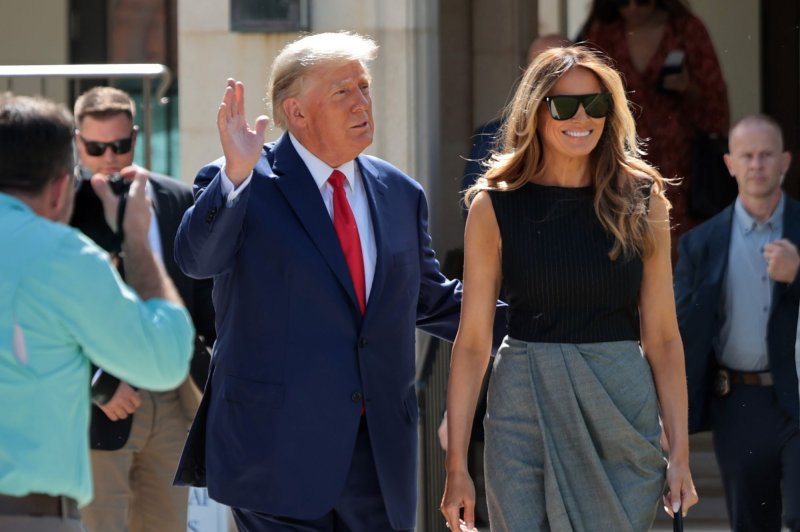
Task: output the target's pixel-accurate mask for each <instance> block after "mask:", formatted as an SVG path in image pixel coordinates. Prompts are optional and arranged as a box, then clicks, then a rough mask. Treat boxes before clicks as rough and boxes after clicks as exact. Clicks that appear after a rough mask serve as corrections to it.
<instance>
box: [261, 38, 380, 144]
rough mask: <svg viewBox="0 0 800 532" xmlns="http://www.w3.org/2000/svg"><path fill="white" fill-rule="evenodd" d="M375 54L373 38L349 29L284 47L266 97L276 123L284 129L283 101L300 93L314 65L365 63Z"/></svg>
mask: <svg viewBox="0 0 800 532" xmlns="http://www.w3.org/2000/svg"><path fill="white" fill-rule="evenodd" d="M377 55H378V45H377V44H375V41H373V40H372V39H369V38H367V37H364V36H362V35H358V34H356V33H351V32H337V33H318V34H315V35H307V36H305V37H301V38H300V39H298V40H296V41H294V42H291V43H289V44H287V45H286V46H284V47H283V49H282V50H281V51H280V53H278V56H277V57H276V58H275V61H274V62H273V63H272V73H271V75H270V80H269V85H268V90H267V100H268V101H270V102H271V105H272V119H273V121H274V122H275V125H277V126H278V127H280V128H282V129H286V125H287V123H286V115H285V113H284V112H283V102H284V101H285V100H286V99H287V98H293V97H295V96H297V95H298V94H300V92H301V90H302V84H303V76H305V75H306V74H307V73H308V71H309V70H311V69H312V68H314V67H315V66H318V65H321V64H329V63H343V62H348V61H360V62H361V64H362V65H364V68H365V69H366V67H367V63H368V62H369V61H372V60H373V59H375V57H376V56H377Z"/></svg>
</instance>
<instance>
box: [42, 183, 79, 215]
mask: <svg viewBox="0 0 800 532" xmlns="http://www.w3.org/2000/svg"><path fill="white" fill-rule="evenodd" d="M73 179H74V178H73V177H72V175H71V174H70V173H69V172H65V173H63V174H61V175H60V176H58V177H57V178H55V179H54V180H53V181H51V182H50V184H49V185H47V196H46V198H47V199H46V201H47V209H48V214H47V218H49V219H51V220H53V221H57V222H63V223H67V222H68V221H69V220H64V219H63V218H64V217H65V216H66V217H68V216H69V214H71V213H72V202H73V201H74V199H75V194H73V191H74V184H73V182H72V180H73Z"/></svg>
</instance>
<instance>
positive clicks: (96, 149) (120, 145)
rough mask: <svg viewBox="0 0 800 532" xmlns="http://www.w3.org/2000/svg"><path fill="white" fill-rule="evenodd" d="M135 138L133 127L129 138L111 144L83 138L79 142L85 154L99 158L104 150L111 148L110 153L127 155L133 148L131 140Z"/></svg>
mask: <svg viewBox="0 0 800 532" xmlns="http://www.w3.org/2000/svg"><path fill="white" fill-rule="evenodd" d="M135 136H136V128H135V127H134V128H133V131H132V132H131V136H130V137H127V138H124V139H117V140H115V141H112V142H97V141H94V140H86V139H85V138H84V137H83V136H80V137H81V142H83V146H84V147H85V148H86V153H88V154H89V155H91V156H92V157H99V156H101V155H103V154H104V153H105V152H106V148H111V151H112V152H114V153H115V154H116V155H121V154H123V153H128V152H129V151H131V148H132V147H133V139H134V137H135Z"/></svg>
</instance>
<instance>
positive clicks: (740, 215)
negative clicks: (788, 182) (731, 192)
mask: <svg viewBox="0 0 800 532" xmlns="http://www.w3.org/2000/svg"><path fill="white" fill-rule="evenodd" d="M785 203H786V198H785V196H784V194H783V193H781V199H780V200H778V205H777V206H775V210H774V211H772V215H771V216H770V217H769V218H768V219H767V221H766V222H764V223H759V222H758V221H757V220H756V219H755V218H753V217H752V216H750V213H749V212H747V209H745V208H744V205H743V204H742V200H741V198H738V197H737V198H736V202H735V203H734V205H733V212H734V218H735V219H736V223H737V224H739V227H740V228H741V229H742V232H743V233H744V234H745V235H747V234H750V233H751V232H752V231H754V230H755V229H757V228H764V227H765V228H767V229H769V230H772V231H778V232H779V233H782V232H783V209H784V204H785Z"/></svg>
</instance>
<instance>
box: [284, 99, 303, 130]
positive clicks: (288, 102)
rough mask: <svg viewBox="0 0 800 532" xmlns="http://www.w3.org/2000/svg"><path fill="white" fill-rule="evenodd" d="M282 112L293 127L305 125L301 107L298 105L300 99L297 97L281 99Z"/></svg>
mask: <svg viewBox="0 0 800 532" xmlns="http://www.w3.org/2000/svg"><path fill="white" fill-rule="evenodd" d="M283 114H284V115H286V120H287V122H288V123H289V125H291V126H293V127H294V128H299V127H304V126H305V123H306V117H305V115H304V114H303V107H302V105H300V100H298V99H297V98H286V99H285V100H284V101H283Z"/></svg>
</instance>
